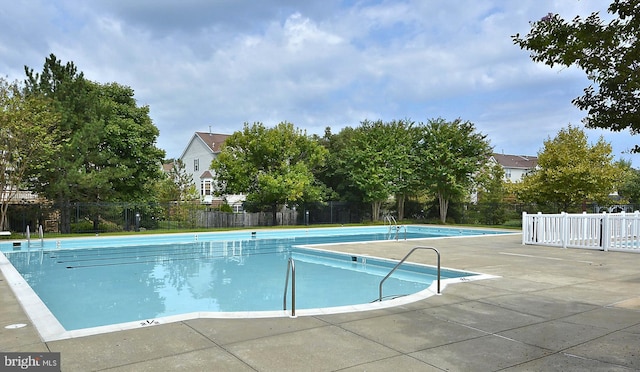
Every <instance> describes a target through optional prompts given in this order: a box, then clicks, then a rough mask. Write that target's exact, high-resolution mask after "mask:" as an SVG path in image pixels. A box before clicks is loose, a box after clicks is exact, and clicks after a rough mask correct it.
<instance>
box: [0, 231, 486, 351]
mask: <svg viewBox="0 0 640 372" xmlns="http://www.w3.org/2000/svg"><path fill="white" fill-rule="evenodd" d="M410 230H414V231H410ZM473 232H474V230H465V232H464V233H463V232H461V231H460V230H457V229H448V230H447V231H444V230H442V231H441V233H440V235H444V236H461V235H476V234H474V233H473ZM482 233H483V234H484V233H487V231H484V230H483V231H482ZM394 234H395V232H394ZM402 234H404V231H403V232H402ZM434 234H436V232H434V231H428V229H425V228H422V227H421V228H420V229H418V228H416V229H407V237H408V238H409V237H411V238H418V237H423V238H424V237H425V236H433V235H434ZM386 239H389V231H388V228H380V227H378V228H356V229H349V228H340V229H309V230H300V229H296V230H277V231H276V230H273V231H259V232H256V233H253V232H250V231H242V232H232V233H207V234H197V235H196V234H181V235H169V236H166V235H165V236H144V237H136V239H127V238H122V237H118V238H95V239H65V240H62V239H61V240H57V241H55V242H49V241H47V242H45V244H43V248H42V249H33V248H32V249H28V248H27V249H25V250H22V249H20V250H11V251H9V252H6V257H7V258H8V259H9V261H10V262H11V264H12V266H13V267H14V268H15V272H14V273H11V272H10V270H3V273H4V274H5V277H7V279H8V281H9V283H10V284H13V285H12V287H13V288H14V291H17V292H18V293H20V292H21V291H22V292H30V291H33V294H30V293H26V297H27V298H30V299H31V301H34V303H33V304H25V303H24V302H23V307H25V309H26V310H27V311H30V308H38V309H40V312H41V313H44V315H45V316H44V318H46V319H47V321H46V322H45V323H47V324H46V325H45V326H44V327H45V328H49V329H52V330H51V331H50V332H48V333H46V330H45V333H46V334H47V336H43V338H45V337H49V338H50V339H56V338H60V337H73V335H74V334H75V335H77V334H83V332H87V331H86V330H87V329H94V330H96V329H100V328H101V327H102V328H104V327H107V328H113V327H114V326H113V325H114V324H115V325H117V328H118V329H122V327H133V326H145V325H148V324H157V323H159V322H166V321H167V320H168V319H171V318H172V317H173V318H176V317H178V318H184V317H185V316H186V317H191V318H193V317H203V315H204V317H207V316H209V317H212V316H220V315H222V316H225V315H226V316H234V315H235V316H238V314H242V316H248V315H252V316H256V315H257V316H284V315H286V313H285V312H283V311H282V301H283V289H284V276H285V273H286V265H287V261H288V259H289V257H291V258H293V259H294V260H295V263H296V268H297V290H296V292H297V309H298V311H297V313H298V315H305V311H306V313H312V312H313V311H315V312H316V313H317V312H340V311H353V310H362V309H364V307H367V306H368V308H376V307H378V308H379V307H385V306H387V305H389V304H384V303H377V304H375V305H366V306H364V307H363V306H361V304H369V303H370V302H371V301H373V300H375V299H377V297H378V284H379V282H380V280H381V278H382V277H384V275H386V274H387V273H388V272H389V271H390V270H391V268H392V267H393V266H394V265H395V263H396V262H393V261H390V260H385V259H380V258H375V257H368V256H354V255H349V254H339V253H335V252H330V251H326V250H319V249H309V248H302V246H306V245H310V244H328V243H337V242H354V241H357V242H360V241H372V240H386ZM11 248H12V249H14V248H15V247H11ZM3 266H4V265H3ZM247 274H248V275H247ZM442 277H443V278H444V279H446V278H464V279H468V278H469V277H477V278H479V276H478V275H477V274H476V273H469V272H461V271H454V270H443V272H442ZM20 279H22V281H21V280H20ZM434 279H435V271H434V269H433V268H432V267H427V266H422V265H413V264H403V265H402V267H401V269H400V270H398V271H397V272H396V273H394V275H393V276H392V277H391V278H390V279H389V280H388V281H387V282H385V294H389V295H394V296H395V295H399V296H404V295H411V294H415V293H420V292H425V291H426V292H429V290H428V288H429V286H430V285H431V283H432V281H433V280H434ZM433 292H434V291H433V290H431V291H430V292H429V293H427V294H425V295H430V294H433ZM34 295H35V296H34ZM19 297H20V296H19ZM34 297H36V298H34ZM423 297H424V296H423ZM414 300H415V299H414ZM21 301H22V299H21ZM412 301H413V300H412ZM358 306H360V307H359V308H358ZM301 309H307V310H301ZM247 312H252V314H248V313H247ZM256 312H259V313H256ZM29 315H30V317H31V318H32V319H34V318H43V315H42V314H39V315H33V314H29ZM40 328H41V327H38V329H39V330H40V331H41V335H42V333H43V331H42V330H41V329H40Z"/></svg>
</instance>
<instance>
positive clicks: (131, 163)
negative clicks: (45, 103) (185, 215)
mask: <svg viewBox="0 0 640 372" xmlns="http://www.w3.org/2000/svg"><path fill="white" fill-rule="evenodd" d="M25 71H26V74H27V80H26V88H27V91H28V93H29V94H30V95H42V96H45V97H47V98H49V99H51V100H52V101H53V105H54V110H55V111H56V112H58V113H59V114H60V117H61V118H60V122H59V127H58V128H59V132H58V135H57V136H54V137H53V138H52V140H53V142H54V143H55V144H56V145H58V146H59V151H57V153H56V154H55V156H53V157H52V160H51V161H50V162H49V163H48V164H47V165H48V166H47V167H46V168H43V169H40V170H38V172H35V173H33V174H32V175H31V181H32V184H33V187H34V189H35V190H36V191H37V192H38V193H39V194H41V195H43V196H45V197H47V198H48V199H50V200H54V201H56V202H57V204H58V206H59V207H60V208H61V209H60V212H61V231H62V232H69V231H70V214H69V205H70V203H72V202H98V201H144V200H147V198H149V196H150V195H152V192H151V190H152V188H153V185H154V184H155V180H157V179H158V178H159V177H161V170H160V165H161V161H162V158H163V157H164V151H162V150H160V149H158V148H157V147H156V145H155V143H156V139H157V136H158V134H159V131H158V129H157V128H156V127H155V126H154V125H153V123H152V121H151V118H150V117H149V108H148V107H147V106H142V107H139V106H137V104H136V101H135V99H134V97H133V90H132V89H131V88H129V87H126V86H122V85H119V84H116V83H111V84H104V85H101V84H98V83H94V82H91V81H88V80H86V79H85V78H84V75H83V74H82V73H81V72H78V71H77V68H76V67H75V65H74V64H73V63H72V62H68V63H66V64H64V65H63V64H62V62H61V61H59V60H58V59H57V58H56V57H55V56H54V55H53V54H51V55H50V56H49V57H48V58H47V59H46V60H45V64H44V68H43V71H42V72H41V73H34V72H33V69H30V68H28V67H25ZM97 223H98V217H97V215H96V216H95V218H94V225H96V226H97Z"/></svg>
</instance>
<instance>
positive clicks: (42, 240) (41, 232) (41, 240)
mask: <svg viewBox="0 0 640 372" xmlns="http://www.w3.org/2000/svg"><path fill="white" fill-rule="evenodd" d="M25 235H26V236H27V247H29V248H31V231H30V230H29V225H27V231H26V233H25ZM38 237H39V238H40V247H44V233H43V231H42V225H38Z"/></svg>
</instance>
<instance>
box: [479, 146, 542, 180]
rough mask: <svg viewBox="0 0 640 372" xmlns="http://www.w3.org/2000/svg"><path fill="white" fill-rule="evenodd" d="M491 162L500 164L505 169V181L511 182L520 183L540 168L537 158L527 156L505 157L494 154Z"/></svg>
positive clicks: (490, 159)
mask: <svg viewBox="0 0 640 372" xmlns="http://www.w3.org/2000/svg"><path fill="white" fill-rule="evenodd" d="M489 162H491V163H495V164H500V165H501V166H502V169H504V180H505V181H510V182H520V181H521V180H522V178H523V177H524V176H525V175H526V174H528V173H530V172H531V171H533V170H535V169H536V167H537V166H538V158H537V157H536V156H526V155H505V154H497V153H493V154H492V155H491V157H490V158H489Z"/></svg>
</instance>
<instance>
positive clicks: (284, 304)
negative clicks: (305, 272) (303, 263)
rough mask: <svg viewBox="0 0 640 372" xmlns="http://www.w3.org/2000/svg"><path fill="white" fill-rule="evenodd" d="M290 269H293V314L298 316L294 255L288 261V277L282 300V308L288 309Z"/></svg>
mask: <svg viewBox="0 0 640 372" xmlns="http://www.w3.org/2000/svg"><path fill="white" fill-rule="evenodd" d="M289 271H291V316H296V264H295V261H294V260H293V258H292V257H289V261H288V263H287V278H286V279H285V281H284V296H283V297H284V298H283V302H282V310H287V289H288V287H289Z"/></svg>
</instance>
